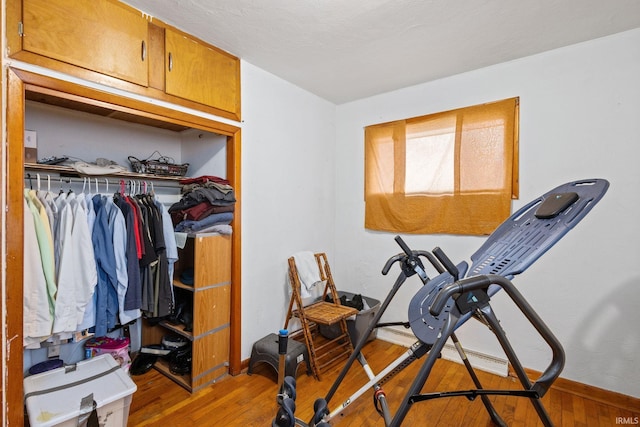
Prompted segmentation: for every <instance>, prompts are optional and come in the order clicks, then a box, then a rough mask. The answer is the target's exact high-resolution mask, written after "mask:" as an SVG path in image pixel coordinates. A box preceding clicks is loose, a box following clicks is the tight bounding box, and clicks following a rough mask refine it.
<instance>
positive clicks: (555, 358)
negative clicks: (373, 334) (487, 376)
mask: <svg viewBox="0 0 640 427" xmlns="http://www.w3.org/2000/svg"><path fill="white" fill-rule="evenodd" d="M490 285H497V286H499V287H500V288H501V289H504V290H505V291H506V292H507V294H508V295H509V297H510V298H511V299H512V300H513V302H514V303H515V304H516V305H517V307H518V308H519V309H520V311H521V312H522V313H523V314H524V316H525V317H526V318H527V319H528V320H529V322H531V324H532V325H533V326H534V328H535V329H536V331H538V333H539V334H540V336H541V337H542V338H543V339H544V340H545V342H546V343H547V345H549V347H550V348H551V351H552V360H551V363H550V364H549V366H548V367H547V369H545V371H544V372H543V373H542V375H541V376H540V377H539V378H538V380H537V381H536V382H535V383H531V381H530V380H529V378H528V377H527V375H526V373H525V371H524V368H523V366H522V364H521V363H520V361H519V360H518V357H517V356H516V354H515V352H514V350H513V348H512V347H511V344H510V343H509V341H508V340H507V337H506V335H505V333H504V331H503V330H502V327H501V326H500V323H499V321H498V319H497V318H496V316H495V314H494V313H493V310H492V309H491V306H490V305H489V303H488V302H489V299H488V297H486V295H487V294H486V289H488V288H489V286H490ZM485 297H486V298H485ZM450 298H454V300H461V299H462V300H463V301H465V303H467V302H468V301H474V302H473V303H471V304H470V306H469V307H468V308H469V309H470V310H471V311H475V314H476V315H478V316H479V317H481V318H482V319H483V320H484V321H486V324H487V326H489V327H490V329H491V330H492V332H493V333H494V334H495V335H496V338H497V339H498V341H499V343H500V345H501V347H502V349H503V350H504V352H505V354H506V356H507V358H508V359H509V362H510V363H511V365H512V366H513V369H514V370H515V372H516V375H517V376H518V379H519V380H520V383H521V384H522V386H523V390H486V389H482V388H478V389H476V390H462V391H449V392H439V393H427V394H421V391H422V388H423V387H424V384H425V382H426V380H427V378H428V377H429V373H430V372H431V369H432V368H433V365H434V363H435V360H436V358H437V353H438V352H440V351H441V350H442V348H443V347H444V345H445V343H446V341H447V339H448V338H449V337H454V336H455V334H454V330H455V328H456V324H457V323H458V321H459V319H460V318H459V317H458V316H457V315H456V314H454V313H453V312H451V313H450V315H449V316H447V318H446V319H445V321H444V326H443V327H442V329H441V330H440V334H439V338H438V339H436V341H435V342H434V343H433V347H432V348H431V352H430V353H429V356H428V357H427V359H426V360H425V363H424V365H423V366H422V367H421V368H420V371H419V372H418V375H417V376H416V378H415V380H414V382H413V384H412V385H411V387H410V389H409V392H408V393H407V395H406V396H405V398H404V399H403V401H402V403H401V404H400V407H399V408H398V411H397V412H396V415H395V417H394V418H393V420H392V421H391V423H390V424H389V425H390V426H391V427H398V426H400V425H401V423H402V421H403V420H404V418H405V417H406V415H407V412H408V411H409V409H410V408H411V405H413V404H414V403H417V402H421V401H424V400H430V399H435V398H440V397H455V396H465V397H467V398H470V399H474V398H475V397H476V396H481V397H485V396H488V395H510V396H521V397H527V398H529V399H530V401H531V403H532V404H533V406H534V408H535V410H536V412H537V413H538V416H539V417H540V419H541V421H542V423H543V424H544V425H545V426H552V425H553V423H552V422H551V419H550V418H549V415H548V414H547V412H546V410H545V409H544V407H543V406H542V403H541V402H540V399H541V398H542V397H543V396H544V395H545V393H546V392H547V390H548V389H549V387H550V386H551V384H552V383H553V381H555V380H556V379H557V378H558V376H559V375H560V372H561V371H562V368H563V367H564V360H565V356H564V350H563V349H562V345H561V344H560V342H559V341H558V340H557V339H556V337H555V336H554V335H553V334H552V333H551V331H550V330H549V328H548V327H547V326H546V325H545V324H544V322H543V321H542V319H540V317H539V316H538V315H537V314H536V312H535V311H534V310H533V308H531V306H530V305H529V304H528V303H527V301H526V300H525V299H524V298H523V297H522V295H521V294H520V293H519V292H518V290H517V289H516V288H515V286H514V285H513V283H511V281H509V280H508V279H506V278H505V277H502V276H498V275H486V276H477V277H471V278H467V279H463V280H460V281H457V282H454V283H452V284H450V285H448V286H446V287H445V288H444V289H442V290H441V291H440V292H439V293H438V295H437V296H436V298H435V299H434V300H433V303H432V304H431V306H430V314H431V315H432V316H439V315H440V314H441V313H442V310H443V308H444V307H445V305H446V304H447V301H448V300H449V299H450ZM475 300H477V301H478V302H477V303H476V302H475ZM461 314H466V310H465V309H462V310H461ZM456 341H457V338H456V339H455V341H454V342H456ZM465 365H466V363H465ZM468 369H469V372H470V373H471V372H472V369H470V365H469V366H468ZM472 377H475V374H472ZM474 382H476V380H475V379H474ZM476 385H479V382H477V383H476ZM483 401H484V402H485V407H486V408H487V410H488V412H489V415H490V416H491V418H492V420H493V421H494V422H495V423H496V424H498V425H505V423H504V421H503V420H502V419H501V418H500V417H499V416H498V414H497V413H496V411H495V410H494V409H493V406H491V404H490V403H489V404H488V405H487V401H485V400H484V399H483Z"/></svg>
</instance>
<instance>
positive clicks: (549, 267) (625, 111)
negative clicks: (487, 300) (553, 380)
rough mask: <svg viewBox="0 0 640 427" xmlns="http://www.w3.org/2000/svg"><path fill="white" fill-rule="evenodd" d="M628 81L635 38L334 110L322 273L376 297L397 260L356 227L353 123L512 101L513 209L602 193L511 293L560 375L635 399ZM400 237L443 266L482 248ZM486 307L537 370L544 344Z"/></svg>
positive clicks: (635, 253) (636, 309) (472, 242)
mask: <svg viewBox="0 0 640 427" xmlns="http://www.w3.org/2000/svg"><path fill="white" fill-rule="evenodd" d="M399 72H401V70H399ZM638 76H640V30H634V31H630V32H626V33H621V34H618V35H614V36H611V37H607V38H603V39H598V40H594V41H591V42H587V43H582V44H579V45H574V46H571V47H567V48H564V49H558V50H554V51H550V52H547V53H543V54H540V55H536V56H531V57H528V58H524V59H521V60H517V61H513V62H509V63H504V64H500V65H497V66H493V67H489V68H485V69H482V70H477V71H474V72H470V73H466V74H461V75H457V76H453V77H450V78H446V79H442V80H439V81H435V82H432V83H426V84H422V85H418V86H414V87H410V88H407V89H404V90H398V91H394V92H391V93H387V94H383V95H380V96H375V97H372V98H368V99H363V100H359V101H355V102H352V103H349V104H345V105H341V106H338V107H337V116H336V117H337V119H336V133H337V138H336V144H335V161H336V166H335V167H336V175H335V183H336V186H335V193H336V194H335V204H336V207H337V209H336V213H335V217H336V219H335V236H336V237H335V248H336V251H335V258H336V260H335V261H334V275H335V276H337V277H340V278H342V279H343V281H344V283H346V286H347V287H349V288H350V289H351V290H355V291H359V292H362V293H363V294H365V295H368V296H372V297H374V298H377V299H384V298H385V297H386V295H387V292H388V290H389V289H390V287H391V285H392V284H393V281H394V280H395V278H396V276H397V274H398V273H399V270H398V267H395V268H394V270H392V272H391V273H390V274H389V277H384V276H382V275H381V274H380V270H381V269H382V266H383V264H384V262H385V261H386V259H387V258H389V257H390V256H392V255H394V254H396V253H398V252H399V251H400V250H399V248H398V247H397V245H396V244H395V242H394V241H393V236H394V235H393V234H389V233H378V232H372V231H367V230H365V229H364V226H363V223H364V221H363V219H364V201H363V176H364V170H363V155H364V149H363V146H364V143H363V127H364V126H366V125H370V124H373V123H379V122H385V121H389V120H394V119H400V118H407V117H413V116H418V115H424V114H429V113H433V112H438V111H444V110H448V109H452V108H458V107H464V106H468V105H474V104H479V103H484V102H490V101H495V100H500V99H503V98H507V97H513V96H519V97H520V101H521V108H520V199H519V200H517V201H515V202H514V204H513V208H514V209H517V208H519V207H520V206H522V205H523V204H525V203H527V202H529V201H530V200H532V199H534V198H535V197H537V196H539V195H540V194H543V193H544V192H546V191H548V190H550V189H552V188H554V187H555V186H557V185H560V184H562V183H564V182H567V181H571V180H574V179H582V178H594V177H597V178H605V179H608V180H609V181H610V183H611V187H610V189H609V192H608V193H607V195H605V197H604V199H603V200H602V201H601V202H600V204H599V205H598V206H596V207H595V208H594V210H593V211H592V212H591V213H590V214H589V216H588V217H587V218H585V220H584V221H583V222H582V223H580V224H579V225H578V226H577V227H576V228H575V229H574V230H572V231H571V232H570V233H569V234H568V235H566V236H565V237H564V238H563V239H562V240H561V241H560V242H558V244H557V245H556V246H555V247H554V248H552V249H551V250H550V251H549V252H548V253H547V254H545V255H544V256H543V257H542V258H541V259H540V260H538V261H537V262H536V263H535V264H534V265H533V266H532V267H531V268H530V269H529V270H527V271H526V272H524V273H523V274H522V275H521V276H520V277H517V278H516V279H515V280H514V282H515V283H516V285H517V286H518V287H519V289H520V290H521V292H523V294H524V295H525V297H526V298H527V299H528V300H529V302H530V303H531V304H532V305H533V307H534V308H535V309H536V310H537V311H538V313H539V314H540V316H541V317H542V318H543V319H544V320H545V321H546V322H547V324H548V325H549V327H550V328H551V330H552V331H554V333H555V334H556V336H557V337H558V338H559V339H560V341H561V342H562V343H563V345H564V347H565V351H566V355H567V363H566V366H565V369H564V371H563V373H562V376H563V377H565V378H568V379H572V380H575V381H579V382H582V383H586V384H590V385H594V386H597V387H601V388H604V389H608V390H614V391H617V392H620V393H624V394H627V395H632V396H635V397H640V382H639V381H638V378H640V365H639V364H638V362H637V357H638V354H640V328H638V325H640V283H639V282H640V261H639V260H640V245H639V244H638V242H639V241H640V226H639V225H638V222H637V221H636V218H637V217H638V213H637V212H638V210H639V209H640V191H638V186H639V185H640V173H639V169H638V166H637V158H638V156H639V155H640V144H638V140H639V138H640V79H639V77H638ZM245 170H246V169H245ZM405 237H406V241H407V242H408V243H409V245H410V246H412V247H413V248H415V249H425V250H431V249H433V248H434V247H435V246H440V247H442V248H443V249H444V250H445V251H446V252H447V253H448V254H449V255H450V257H451V258H452V259H453V260H462V259H467V260H468V258H469V256H470V255H471V254H472V253H473V252H474V251H475V250H476V249H477V248H478V247H479V246H480V244H481V242H482V241H483V240H484V239H483V238H479V237H463V236H450V235H409V236H405ZM245 262H246V258H245ZM418 282H419V281H418V279H416V278H411V279H409V281H408V282H407V283H406V284H405V285H404V287H403V289H401V290H400V292H399V294H398V296H397V297H396V298H395V299H394V302H393V303H392V305H391V307H390V309H389V310H388V311H387V313H386V315H385V317H384V318H383V320H387V321H391V320H406V318H407V307H408V303H409V301H410V299H411V297H412V296H413V295H414V293H415V291H416V290H417V289H418V287H419V286H420V285H419V284H418ZM493 306H494V309H495V311H496V313H497V315H498V317H499V318H500V319H501V320H502V325H503V327H504V328H505V329H506V332H507V334H508V336H509V337H510V339H511V340H512V343H513V344H514V346H515V348H516V351H517V352H518V354H519V356H520V357H521V361H522V363H523V364H524V366H525V367H528V368H532V369H536V370H543V369H544V368H545V367H546V364H547V363H548V359H549V357H548V351H547V349H546V346H545V345H544V344H543V343H541V342H540V340H539V339H536V338H535V337H536V334H535V331H533V330H532V329H531V327H530V326H528V323H527V322H526V321H525V320H522V318H521V317H520V315H519V314H518V313H519V312H517V309H515V308H514V306H513V304H512V303H511V301H510V300H509V299H508V297H507V296H506V293H504V292H503V293H500V294H498V295H496V297H495V298H494V303H493ZM475 323H476V322H474V321H471V322H468V323H467V324H465V325H464V327H463V328H461V329H460V333H459V337H460V340H461V342H462V344H463V345H465V346H466V347H468V348H470V349H473V350H477V351H480V352H484V353H488V354H492V355H496V356H498V357H504V356H503V354H502V353H501V350H500V349H499V347H498V346H497V344H495V342H494V341H495V340H493V338H492V337H491V336H490V335H489V334H488V333H487V332H486V331H485V328H484V327H481V326H480V325H479V324H475ZM634 359H635V360H634Z"/></svg>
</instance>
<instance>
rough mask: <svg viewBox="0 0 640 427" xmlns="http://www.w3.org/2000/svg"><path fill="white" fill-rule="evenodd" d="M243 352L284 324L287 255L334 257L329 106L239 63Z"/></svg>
mask: <svg viewBox="0 0 640 427" xmlns="http://www.w3.org/2000/svg"><path fill="white" fill-rule="evenodd" d="M242 93H243V96H242V117H243V123H242V358H243V359H247V358H249V356H250V354H251V346H252V344H253V343H254V342H255V341H257V340H259V339H260V338H262V337H263V336H265V335H267V334H269V333H272V332H273V333H277V332H278V330H279V329H281V328H282V327H283V325H284V318H285V314H286V310H287V307H288V302H289V297H288V293H287V292H288V282H287V281H286V273H287V258H289V257H290V256H291V255H293V254H294V253H295V252H298V251H302V250H310V251H318V252H327V254H328V256H329V257H330V261H332V259H333V253H334V250H333V245H334V229H335V224H334V212H335V195H334V191H335V187H336V185H335V168H334V155H335V153H334V152H333V149H334V142H335V124H334V119H335V106H334V105H333V104H331V103H329V102H327V101H325V100H323V99H321V98H318V97H317V96H315V95H311V94H310V93H308V92H306V91H303V90H302V89H300V88H298V87H296V86H293V85H292V84H290V83H288V82H286V81H284V80H281V79H279V78H277V77H275V76H273V75H271V74H269V73H267V72H265V71H263V70H261V69H259V68H257V67H254V66H253V65H251V64H249V63H246V62H243V63H242Z"/></svg>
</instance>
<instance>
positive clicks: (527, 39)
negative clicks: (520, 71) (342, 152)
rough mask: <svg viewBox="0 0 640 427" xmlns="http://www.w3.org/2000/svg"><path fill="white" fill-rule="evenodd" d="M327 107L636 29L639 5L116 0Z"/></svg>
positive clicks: (591, 0) (581, 0)
mask: <svg viewBox="0 0 640 427" xmlns="http://www.w3.org/2000/svg"><path fill="white" fill-rule="evenodd" d="M125 3H128V4H130V5H131V6H133V7H135V8H137V9H139V10H142V11H143V12H146V13H148V14H149V15H151V16H153V17H156V18H158V19H160V20H162V21H164V22H166V23H168V24H170V25H173V26H175V27H177V28H179V29H181V30H184V31H185V32H188V33H190V34H193V35H194V36H196V37H199V38H200V39H202V40H204V41H206V42H209V43H211V44H213V45H215V46H217V47H219V48H222V49H224V50H226V51H228V52H230V53H232V54H234V55H236V56H238V57H240V58H242V59H243V60H245V61H247V62H249V63H251V64H253V65H255V66H257V67H259V68H261V69H263V70H265V71H267V72H270V73H272V74H274V75H276V76H279V77H281V78H282V79H284V80H287V81H289V82H291V83H293V84H295V85H297V86H299V87H301V88H303V89H306V90H308V91H309V92H312V93H314V94H316V95H318V96H320V97H322V98H324V99H326V100H329V101H331V102H333V103H335V104H342V103H345V102H349V101H353V100H356V99H361V98H365V97H368V96H371V95H375V94H378V93H383V92H387V91H391V90H396V89H399V88H403V87H407V86H411V85H415V84H418V83H423V82H427V81H431V80H436V79H439V78H442V77H447V76H451V75H455V74H459V73H463V72H466V71H471V70H475V69H478V68H482V67H486V66H489V65H493V64H498V63H501V62H506V61H511V60H514V59H517V58H522V57H525V56H528V55H533V54H536V53H540V52H544V51H547V50H551V49H555V48H559V47H563V46H567V45H571V44H574V43H579V42H582V41H586V40H591V39H595V38H598V37H603V36H607V35H610V34H614V33H618V32H622V31H626V30H630V29H633V28H638V27H640V1H639V0H562V1H558V0H518V1H514V0H455V1H453V0H267V1H265V0H125Z"/></svg>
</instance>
